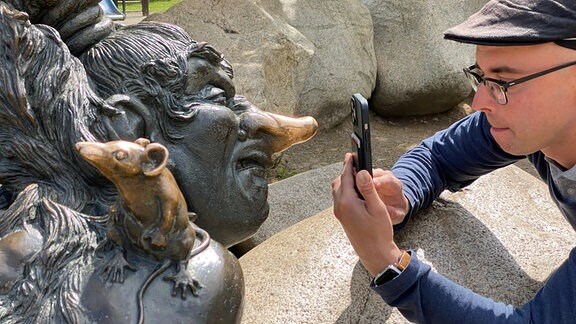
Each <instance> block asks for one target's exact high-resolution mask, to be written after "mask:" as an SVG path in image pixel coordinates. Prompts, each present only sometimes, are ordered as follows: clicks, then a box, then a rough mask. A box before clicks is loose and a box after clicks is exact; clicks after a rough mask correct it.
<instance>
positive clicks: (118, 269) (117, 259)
mask: <svg viewBox="0 0 576 324" xmlns="http://www.w3.org/2000/svg"><path fill="white" fill-rule="evenodd" d="M124 268H128V270H130V271H132V272H135V271H136V270H137V269H136V267H135V266H134V265H133V264H131V263H130V262H128V261H127V260H126V258H125V257H124V253H123V252H122V251H117V252H115V253H114V255H113V256H112V257H111V258H110V260H108V262H106V264H105V265H104V268H103V269H102V272H101V276H102V279H103V280H104V281H105V282H106V281H107V282H117V283H123V282H124Z"/></svg>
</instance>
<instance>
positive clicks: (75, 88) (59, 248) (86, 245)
mask: <svg viewBox="0 0 576 324" xmlns="http://www.w3.org/2000/svg"><path fill="white" fill-rule="evenodd" d="M0 30H1V31H2V33H1V35H0V57H1V58H2V68H1V69H0V183H2V185H3V186H7V187H8V188H10V189H11V190H12V191H15V192H20V193H21V194H20V195H18V196H17V197H18V198H16V201H15V202H14V203H13V204H12V205H11V206H10V208H9V209H8V210H6V211H5V212H4V213H3V214H2V219H1V220H0V236H3V235H5V234H7V233H10V232H11V231H13V230H19V229H20V230H26V226H34V227H37V228H39V229H41V232H42V236H43V238H42V239H43V241H42V248H41V250H40V251H39V252H38V253H35V254H33V255H31V256H30V258H29V259H27V260H26V261H25V262H26V263H25V266H24V269H25V270H24V274H23V275H24V277H23V278H22V279H20V280H18V281H16V282H15V283H14V285H13V287H12V288H11V289H10V291H9V292H8V294H6V295H3V296H2V301H0V304H1V305H2V306H1V307H0V321H1V322H2V323H37V322H49V321H56V322H85V321H87V320H86V319H85V318H83V316H84V314H85V310H84V309H83V308H82V305H81V304H80V303H78V293H79V290H80V288H81V286H82V285H83V284H84V280H85V275H86V274H85V273H84V270H82V269H86V268H87V267H88V268H89V266H90V264H91V263H92V262H93V253H91V252H90V251H93V249H94V248H95V245H96V244H97V239H98V237H97V236H98V233H101V232H102V230H103V229H102V228H101V227H100V224H101V223H102V222H103V221H104V219H105V216H100V217H98V216H95V217H91V216H88V215H85V214H82V213H80V212H79V211H81V210H83V209H85V207H86V204H96V205H99V206H102V205H105V204H109V203H110V200H111V198H112V197H113V196H114V191H110V192H107V191H108V189H107V188H110V187H107V186H108V185H109V184H107V182H102V183H98V182H99V180H98V179H103V178H102V177H100V176H98V175H97V173H96V171H91V170H92V168H91V167H89V166H88V164H87V163H86V162H84V161H83V160H81V159H80V158H79V156H78V154H77V153H76V152H75V149H74V145H75V143H76V142H77V141H95V140H100V139H103V138H105V134H106V133H105V131H104V130H103V129H101V128H100V127H99V123H98V120H97V111H95V110H96V109H99V110H100V113H102V112H104V111H106V110H107V108H106V105H105V104H104V102H103V101H102V100H100V99H98V97H97V96H96V95H95V94H94V93H93V92H92V91H91V90H90V88H89V86H88V80H87V77H86V75H85V72H84V70H83V68H82V65H81V64H80V62H79V61H78V60H77V59H76V58H74V57H73V56H72V55H70V53H69V52H68V50H67V48H66V46H65V45H64V44H63V43H62V41H61V40H60V38H59V36H58V34H57V33H56V32H55V31H54V30H53V29H52V28H50V27H47V26H42V25H38V26H33V25H31V24H30V22H29V21H28V16H27V15H26V14H25V13H22V12H19V11H16V10H14V9H13V8H11V7H9V6H8V5H6V4H5V3H3V2H0ZM30 184H35V186H33V187H30V186H29V185H30ZM26 188H28V189H26ZM31 188H32V189H31ZM91 188H97V189H91ZM92 190H94V192H92ZM103 192H104V194H103ZM104 197H106V198H104ZM26 224H28V225H26Z"/></svg>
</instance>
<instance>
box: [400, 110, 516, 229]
mask: <svg viewBox="0 0 576 324" xmlns="http://www.w3.org/2000/svg"><path fill="white" fill-rule="evenodd" d="M522 158H525V156H514V155H511V154H508V153H506V152H504V151H503V150H502V149H501V148H500V147H499V146H498V144H497V143H496V141H495V140H494V138H493V137H492V135H491V134H490V124H489V123H488V120H487V119H486V116H485V114H484V113H480V112H476V113H474V114H471V115H469V116H467V117H465V118H463V119H462V120H460V121H458V122H456V123H455V124H453V125H452V126H450V127H449V128H447V129H445V130H443V131H439V132H437V133H436V134H435V135H433V136H432V137H430V138H428V139H426V140H424V141H423V142H422V143H420V145H418V146H417V147H415V148H413V149H411V150H410V151H408V152H406V153H405V154H404V155H402V156H401V157H400V159H399V160H398V161H397V162H396V163H395V164H394V166H393V167H392V172H393V173H394V174H395V175H396V177H398V179H400V181H402V184H403V190H404V194H405V195H406V198H408V201H409V202H410V212H409V213H408V215H407V216H406V218H405V219H404V222H403V223H402V224H399V225H398V226H395V229H396V230H398V229H400V228H402V227H403V226H404V225H405V224H406V223H407V222H408V220H409V218H410V217H411V216H412V215H413V214H414V213H416V212H418V211H419V210H420V209H422V208H426V207H428V206H430V204H432V201H434V199H436V198H437V197H438V196H440V194H441V193H442V191H444V190H445V189H448V190H451V191H456V190H459V189H461V188H464V187H465V186H467V185H469V184H471V183H472V182H474V180H476V179H477V178H478V177H480V176H481V175H484V174H486V173H488V172H490V171H492V170H495V169H498V168H501V167H504V166H506V165H509V164H512V163H514V162H516V161H518V160H520V159H522Z"/></svg>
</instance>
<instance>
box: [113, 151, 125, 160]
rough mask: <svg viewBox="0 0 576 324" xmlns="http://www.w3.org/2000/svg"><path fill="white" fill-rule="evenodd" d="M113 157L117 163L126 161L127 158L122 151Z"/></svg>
mask: <svg viewBox="0 0 576 324" xmlns="http://www.w3.org/2000/svg"><path fill="white" fill-rule="evenodd" d="M114 157H115V158H116V160H118V161H122V160H124V159H126V158H127V157H128V153H126V152H124V151H117V152H116V153H115V154H114Z"/></svg>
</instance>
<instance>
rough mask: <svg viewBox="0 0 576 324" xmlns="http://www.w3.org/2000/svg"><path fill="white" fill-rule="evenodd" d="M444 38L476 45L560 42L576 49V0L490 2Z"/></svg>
mask: <svg viewBox="0 0 576 324" xmlns="http://www.w3.org/2000/svg"><path fill="white" fill-rule="evenodd" d="M444 38H445V39H450V40H454V41H457V42H462V43H470V44H476V45H533V44H538V43H546V42H556V43H557V44H558V45H561V46H565V47H569V48H573V49H576V0H490V1H489V2H488V3H486V5H485V6H484V7H482V9H480V11H478V12H477V13H475V14H473V15H472V16H470V17H469V18H468V19H467V20H466V21H464V22H463V23H461V24H460V25H457V26H455V27H452V28H450V29H448V30H447V31H445V32H444Z"/></svg>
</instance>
